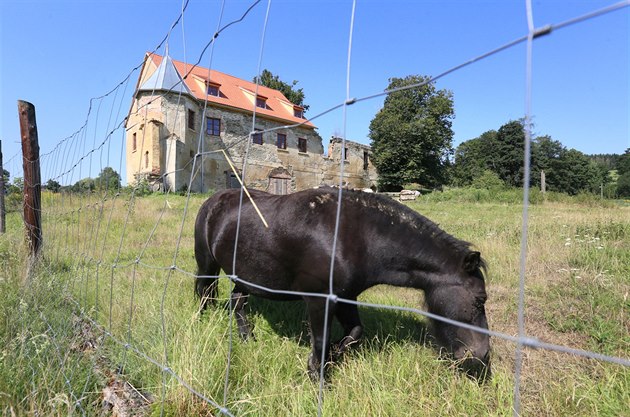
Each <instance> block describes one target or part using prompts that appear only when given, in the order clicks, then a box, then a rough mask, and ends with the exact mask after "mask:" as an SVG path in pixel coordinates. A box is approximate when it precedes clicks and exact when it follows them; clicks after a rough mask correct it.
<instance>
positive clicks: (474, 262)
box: [464, 251, 481, 273]
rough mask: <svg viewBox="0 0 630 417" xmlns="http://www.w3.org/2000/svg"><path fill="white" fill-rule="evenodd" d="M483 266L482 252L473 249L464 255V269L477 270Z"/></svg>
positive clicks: (467, 270) (468, 270)
mask: <svg viewBox="0 0 630 417" xmlns="http://www.w3.org/2000/svg"><path fill="white" fill-rule="evenodd" d="M480 266H481V253H479V252H475V251H471V252H468V253H467V254H466V256H465V257H464V271H466V272H470V273H472V272H475V271H477V270H478V269H479V267H480Z"/></svg>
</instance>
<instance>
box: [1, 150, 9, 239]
mask: <svg viewBox="0 0 630 417" xmlns="http://www.w3.org/2000/svg"><path fill="white" fill-rule="evenodd" d="M5 187H6V185H5V183H4V166H3V165H2V141H1V140H0V235H1V234H3V233H5V232H6V231H7V227H6V223H5V219H6V211H5V209H4V192H5Z"/></svg>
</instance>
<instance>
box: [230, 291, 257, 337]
mask: <svg viewBox="0 0 630 417" xmlns="http://www.w3.org/2000/svg"><path fill="white" fill-rule="evenodd" d="M248 297H249V294H247V293H246V292H244V291H238V290H234V291H232V309H233V310H234V316H235V317H236V324H237V326H238V333H239V334H240V336H241V338H242V339H243V340H247V339H249V338H250V337H251V338H253V337H254V335H253V333H252V329H253V327H252V325H251V324H250V323H249V320H247V316H246V314H245V306H246V305H247V298H248Z"/></svg>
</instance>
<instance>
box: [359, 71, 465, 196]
mask: <svg viewBox="0 0 630 417" xmlns="http://www.w3.org/2000/svg"><path fill="white" fill-rule="evenodd" d="M428 80H429V78H428V77H424V76H420V75H410V76H407V77H405V78H391V79H390V80H389V86H388V89H389V90H391V89H396V88H399V87H404V86H409V85H415V84H420V83H425V84H423V85H421V86H419V87H414V88H410V89H406V90H400V91H395V92H392V93H390V94H389V95H388V96H387V98H386V99H385V103H384V105H383V108H382V109H381V110H380V111H379V112H378V113H377V114H376V116H374V119H372V122H371V123H370V133H369V136H370V139H371V144H372V155H373V158H372V162H373V163H374V165H375V167H376V169H377V171H378V175H379V188H380V189H382V190H391V191H396V190H400V189H401V187H402V185H403V184H406V183H418V184H421V185H422V186H425V187H439V186H441V185H443V184H445V182H446V179H447V169H448V167H449V159H448V158H449V156H450V155H451V154H452V153H453V148H452V140H453V130H452V129H451V126H452V119H453V118H454V117H455V116H454V114H455V113H454V110H453V94H452V93H451V92H450V91H447V90H436V88H435V85H434V83H429V82H428Z"/></svg>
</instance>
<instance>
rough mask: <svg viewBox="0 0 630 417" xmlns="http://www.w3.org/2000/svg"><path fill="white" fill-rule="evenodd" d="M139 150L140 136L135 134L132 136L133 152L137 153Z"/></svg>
mask: <svg viewBox="0 0 630 417" xmlns="http://www.w3.org/2000/svg"><path fill="white" fill-rule="evenodd" d="M137 148H138V134H137V133H136V132H133V135H132V136H131V150H132V151H133V152H135V151H136V149H137Z"/></svg>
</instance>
